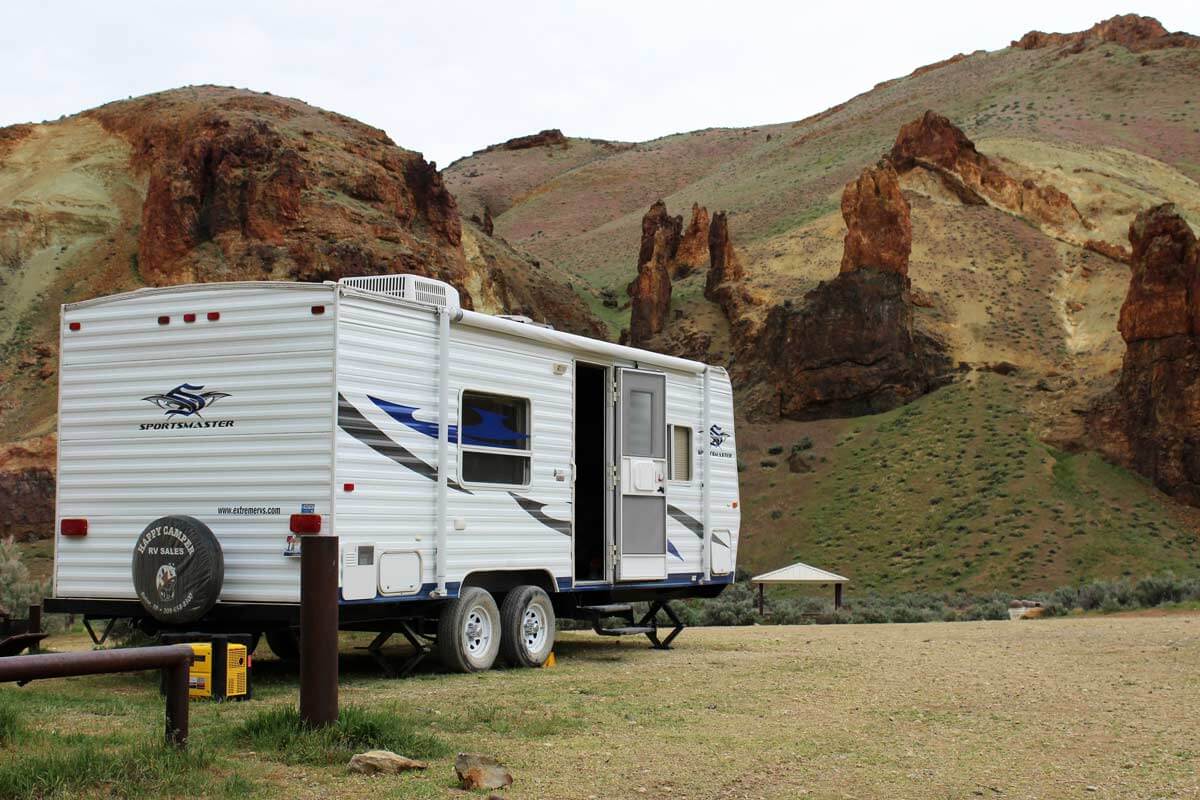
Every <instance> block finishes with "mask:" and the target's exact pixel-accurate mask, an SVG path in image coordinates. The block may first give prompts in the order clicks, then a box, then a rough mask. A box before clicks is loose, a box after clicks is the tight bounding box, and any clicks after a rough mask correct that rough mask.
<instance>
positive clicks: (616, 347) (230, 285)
mask: <svg viewBox="0 0 1200 800" xmlns="http://www.w3.org/2000/svg"><path fill="white" fill-rule="evenodd" d="M266 287H269V288H272V289H313V288H320V287H324V288H326V289H332V290H334V291H342V292H352V293H355V294H360V295H366V296H369V297H372V298H375V299H377V300H382V301H384V302H390V303H397V304H399V305H407V306H410V307H411V306H417V307H419V308H424V309H427V310H428V311H430V312H431V313H432V312H436V311H437V308H436V307H435V306H432V305H425V304H423V303H413V302H412V301H409V300H404V299H401V298H398V297H394V296H391V295H388V294H384V293H382V292H374V291H370V290H368V289H360V288H355V287H352V286H347V285H345V284H339V283H335V282H333V281H324V282H323V283H316V282H312V283H305V282H301V281H225V282H221V281H214V282H212V283H181V284H175V285H173V286H154V287H144V288H141V289H135V290H133V291H130V292H122V293H120V294H112V295H105V296H101V297H94V298H91V299H90V300H81V301H78V302H74V303H65V304H64V305H63V310H64V311H71V310H74V309H77V308H85V307H88V306H96V305H103V304H107V303H113V302H117V301H120V300H124V299H126V298H129V297H133V296H139V297H141V296H146V295H153V294H167V293H171V292H179V291H188V292H192V291H212V290H214V289H246V288H255V289H261V288H266ZM451 313H452V314H454V315H455V316H454V317H452V319H454V320H455V321H457V322H459V323H460V324H466V325H470V326H472V327H477V328H484V329H488V330H491V331H493V332H496V333H505V334H508V335H510V336H518V337H521V338H524V339H532V340H534V341H541V342H543V343H547V344H554V345H557V346H559V347H565V348H570V349H573V350H575V351H577V352H583V353H590V354H594V355H597V356H606V357H608V358H618V359H624V360H627V361H634V362H637V363H639V364H645V365H648V366H654V367H658V368H660V369H673V370H678V371H680V372H691V373H693V374H701V373H703V372H705V371H707V370H712V371H713V372H724V371H725V370H724V367H721V366H717V365H709V364H705V363H703V362H700V361H693V360H691V359H687V358H679V357H677V356H671V355H667V354H665V353H656V352H654V351H653V350H643V349H641V348H637V347H629V346H626V345H620V344H614V343H613V342H609V341H604V340H602V339H592V338H590V337H587V336H580V335H578V334H574V333H568V332H566V331H560V330H555V329H553V328H543V327H541V326H539V325H529V324H526V323H523V322H518V321H516V320H512V319H506V318H504V317H500V316H495V315H492V314H484V313H482V312H478V311H467V310H463V309H455V310H452V311H451Z"/></svg>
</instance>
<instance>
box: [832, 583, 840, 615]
mask: <svg viewBox="0 0 1200 800" xmlns="http://www.w3.org/2000/svg"><path fill="white" fill-rule="evenodd" d="M841 607H842V585H841V584H840V583H835V584H834V585H833V610H834V611H837V610H838V609H839V608H841Z"/></svg>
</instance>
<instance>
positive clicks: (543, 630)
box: [500, 586, 554, 667]
mask: <svg viewBox="0 0 1200 800" xmlns="http://www.w3.org/2000/svg"><path fill="white" fill-rule="evenodd" d="M553 649H554V605H553V603H551V602H550V595H548V594H546V592H545V591H543V590H542V589H541V588H540V587H538V586H518V587H516V588H515V589H513V590H512V591H511V592H509V593H508V595H507V596H506V597H505V598H504V604H503V605H502V606H501V607H500V655H501V657H502V658H503V659H504V662H505V663H506V664H508V665H510V666H513V667H540V666H541V665H542V664H544V663H546V659H547V658H549V657H550V651H551V650H553Z"/></svg>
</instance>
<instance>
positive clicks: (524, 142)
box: [484, 128, 567, 152]
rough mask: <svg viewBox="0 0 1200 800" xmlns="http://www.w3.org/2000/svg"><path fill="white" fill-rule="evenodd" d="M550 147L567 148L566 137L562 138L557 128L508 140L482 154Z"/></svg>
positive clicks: (561, 133)
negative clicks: (494, 151) (495, 151)
mask: <svg viewBox="0 0 1200 800" xmlns="http://www.w3.org/2000/svg"><path fill="white" fill-rule="evenodd" d="M552 146H558V147H566V146H567V137H566V136H563V132H562V131H560V130H559V129H558V128H547V129H546V130H544V131H539V132H537V133H532V134H530V135H528V136H518V137H516V138H515V139H509V140H508V141H507V142H501V143H500V144H494V145H492V146H491V147H488V148H487V149H486V150H485V151H484V152H491V151H493V150H528V149H530V148H533V147H552Z"/></svg>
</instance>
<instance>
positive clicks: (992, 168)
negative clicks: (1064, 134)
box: [891, 111, 1085, 228]
mask: <svg viewBox="0 0 1200 800" xmlns="http://www.w3.org/2000/svg"><path fill="white" fill-rule="evenodd" d="M891 159H892V163H893V164H894V165H895V168H896V170H897V172H901V173H903V172H907V171H909V170H911V169H913V168H915V167H922V168H925V169H928V170H930V171H931V172H933V173H934V174H936V175H938V176H939V177H940V178H941V179H942V181H943V183H944V184H945V185H946V187H947V188H948V189H950V190H951V191H953V192H954V193H955V194H956V195H958V197H959V198H960V199H961V200H963V201H964V202H967V203H973V202H981V201H982V200H983V198H986V199H987V200H989V201H991V202H993V203H995V204H996V205H999V206H1001V207H1003V208H1006V209H1008V210H1009V211H1013V212H1015V213H1018V214H1022V215H1024V216H1026V217H1028V218H1029V219H1031V220H1033V221H1034V222H1038V223H1043V224H1046V225H1049V226H1051V227H1055V228H1065V227H1067V226H1070V225H1080V226H1084V225H1085V223H1084V220H1083V216H1082V215H1081V214H1080V213H1079V209H1077V208H1076V207H1075V204H1074V203H1072V202H1071V198H1070V197H1068V196H1067V195H1066V194H1064V193H1063V192H1061V191H1059V190H1058V189H1056V188H1055V187H1053V186H1041V185H1039V184H1037V183H1035V182H1034V181H1032V180H1025V181H1021V182H1018V181H1017V180H1016V179H1014V178H1013V177H1012V176H1010V175H1009V174H1008V173H1006V172H1005V171H1004V170H1003V169H1001V168H1000V166H999V165H998V164H996V163H995V162H994V161H992V160H991V159H990V158H988V157H987V156H985V155H983V154H982V153H980V152H979V151H978V150H976V149H975V144H974V142H972V141H971V140H970V139H968V138H967V136H966V134H964V133H963V132H962V131H961V130H959V129H958V128H957V127H956V126H955V125H954V124H953V123H951V122H950V120H948V119H946V118H945V117H943V116H942V115H941V114H937V113H935V112H933V111H926V112H925V113H924V114H923V115H922V116H921V117H920V118H919V119H916V120H913V121H912V122H910V123H908V124H906V125H904V126H902V127H901V128H900V133H899V134H898V135H897V136H896V142H895V144H893V145H892V151H891Z"/></svg>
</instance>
